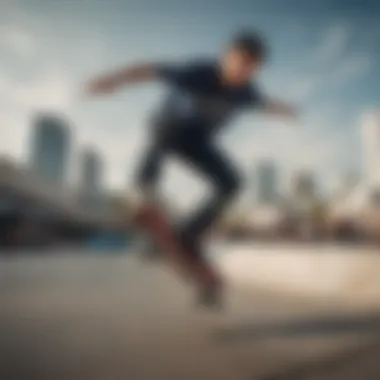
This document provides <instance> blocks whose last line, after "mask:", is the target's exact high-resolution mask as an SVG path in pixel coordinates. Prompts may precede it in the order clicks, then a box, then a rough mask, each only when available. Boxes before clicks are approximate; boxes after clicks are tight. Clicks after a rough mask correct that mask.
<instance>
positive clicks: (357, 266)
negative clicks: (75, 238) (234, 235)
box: [0, 243, 380, 380]
mask: <svg viewBox="0 0 380 380" xmlns="http://www.w3.org/2000/svg"><path fill="white" fill-rule="evenodd" d="M379 257H380V256H379V254H378V252H377V251H376V249H374V248H370V247H360V248H359V247H353V246H334V245H308V244H297V245H290V244H289V245H283V244H272V243H271V244H228V245H227V244H218V245H215V247H213V249H212V255H211V258H212V260H213V261H214V262H215V264H216V265H217V266H218V267H219V268H220V270H221V271H222V272H223V273H224V275H225V278H226V279H227V282H228V287H227V292H226V307H225V310H224V311H223V312H221V313H217V312H211V311H207V310H202V309H197V308H196V307H195V306H194V289H192V288H191V287H189V286H188V285H187V284H185V283H183V282H181V280H180V279H178V278H177V277H176V276H175V274H174V273H173V271H171V270H169V269H168V267H167V266H166V265H165V263H163V262H161V261H153V262H146V261H144V260H143V259H142V258H141V257H139V255H137V253H136V252H132V251H128V252H123V253H118V254H110V253H109V252H96V253H94V252H84V251H80V252H79V251H75V250H73V249H71V250H68V249H66V250H58V251H57V252H50V253H44V254H42V253H38V252H30V253H29V254H25V253H23V254H17V253H16V254H13V255H12V256H10V255H8V256H3V257H2V258H1V259H0V260H1V261H0V305H1V307H0V333H1V340H0V358H1V360H0V378H1V379H12V380H13V379H16V380H18V379H29V380H30V379H37V380H43V379H47V380H53V379H54V380H56V379H68V380H76V379H81V380H87V379H89V380H108V379H112V380H118V379H128V380H134V379H144V380H145V379H165V380H171V379H173V380H177V379H185V380H186V379H200V380H203V379H205V380H213V379H218V380H223V379H226V380H235V379H236V380H240V379H242V380H245V379H246V380H253V379H259V380H270V379H272V380H276V379H277V380H282V379H305V380H306V379H310V380H311V379H324V380H325V379H326V380H329V379H337V380H340V379H345V380H351V379H360V380H367V379H368V380H372V379H373V380H378V379H379V378H380V363H379V360H378V357H379V354H380V306H379V303H380V297H379V295H380V273H379V268H380V266H379Z"/></svg>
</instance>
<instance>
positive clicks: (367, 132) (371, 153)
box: [362, 109, 380, 186]
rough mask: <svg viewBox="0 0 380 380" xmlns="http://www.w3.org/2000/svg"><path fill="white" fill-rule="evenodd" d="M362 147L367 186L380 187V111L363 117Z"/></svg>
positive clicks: (374, 111) (373, 111)
mask: <svg viewBox="0 0 380 380" xmlns="http://www.w3.org/2000/svg"><path fill="white" fill-rule="evenodd" d="M362 146H363V156H364V168H363V169H364V175H365V181H366V183H367V185H370V186H380V109H376V110H372V111H370V112H368V113H366V114H365V115H364V117H363V120H362Z"/></svg>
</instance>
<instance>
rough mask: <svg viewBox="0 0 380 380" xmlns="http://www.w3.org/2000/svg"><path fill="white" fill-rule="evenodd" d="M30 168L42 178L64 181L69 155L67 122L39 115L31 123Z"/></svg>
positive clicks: (62, 119)
mask: <svg viewBox="0 0 380 380" xmlns="http://www.w3.org/2000/svg"><path fill="white" fill-rule="evenodd" d="M33 128H34V130H33V137H32V141H31V145H32V147H31V156H30V166H31V168H32V169H33V170H34V171H35V172H36V173H38V174H39V175H40V176H41V177H42V178H45V179H47V180H51V181H54V182H62V181H63V180H64V179H65V175H66V170H67V166H68V161H69V154H70V130H69V125H68V122H67V121H66V120H65V119H64V118H62V117H60V116H57V115H52V114H40V115H38V116H37V117H36V118H35V120H34V122H33Z"/></svg>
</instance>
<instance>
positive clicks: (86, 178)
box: [80, 149, 103, 194]
mask: <svg viewBox="0 0 380 380" xmlns="http://www.w3.org/2000/svg"><path fill="white" fill-rule="evenodd" d="M80 167H81V173H80V187H81V189H82V190H83V191H84V192H85V193H87V194H90V193H92V194H98V193H99V192H100V190H101V186H102V175H103V173H102V172H103V165H102V160H101V157H100V155H99V154H98V153H97V152H96V151H94V150H93V149H86V150H84V151H83V153H82V156H81V165H80Z"/></svg>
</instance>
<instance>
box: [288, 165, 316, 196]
mask: <svg viewBox="0 0 380 380" xmlns="http://www.w3.org/2000/svg"><path fill="white" fill-rule="evenodd" d="M316 190H317V189H316V182H315V178H314V175H313V173H311V172H308V171H302V172H300V173H298V174H297V175H296V176H295V177H294V183H293V192H294V195H295V196H299V197H314V196H315V195H316Z"/></svg>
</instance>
